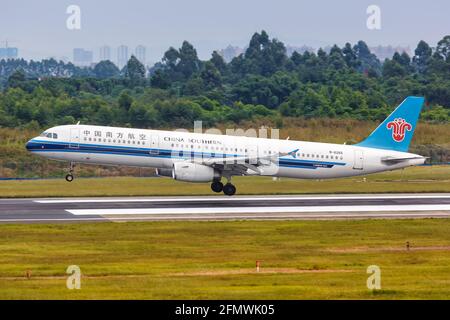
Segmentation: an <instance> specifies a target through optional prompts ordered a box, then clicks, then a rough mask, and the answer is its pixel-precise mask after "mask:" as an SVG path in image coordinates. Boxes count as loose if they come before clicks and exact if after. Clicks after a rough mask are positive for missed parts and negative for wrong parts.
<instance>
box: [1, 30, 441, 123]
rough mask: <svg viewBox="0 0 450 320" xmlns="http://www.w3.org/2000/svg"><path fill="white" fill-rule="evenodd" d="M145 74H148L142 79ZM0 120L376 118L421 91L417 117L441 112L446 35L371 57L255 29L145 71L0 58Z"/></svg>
mask: <svg viewBox="0 0 450 320" xmlns="http://www.w3.org/2000/svg"><path fill="white" fill-rule="evenodd" d="M147 74H149V76H147ZM0 86H1V87H2V91H1V92H0V126H4V127H26V126H28V127H46V126H51V125H56V124H65V123H74V122H76V121H79V120H81V121H82V122H84V123H97V124H103V125H124V126H136V127H173V126H177V127H179V126H188V127H191V126H192V122H193V121H194V120H203V121H205V122H206V123H207V124H208V125H214V124H216V123H223V122H227V121H228V122H235V123H238V122H240V121H244V120H251V119H255V118H258V117H264V118H269V119H270V120H272V121H277V122H278V121H279V118H280V116H290V117H308V118H309V117H339V118H357V119H372V120H379V119H382V118H383V117H385V116H386V115H387V114H388V113H389V112H390V111H391V109H392V107H393V106H394V105H396V104H397V103H399V102H400V101H401V100H402V99H404V98H405V97H406V96H408V95H424V96H425V97H426V99H427V102H428V104H427V107H426V108H425V109H426V111H425V113H424V115H423V117H424V118H425V119H427V120H431V121H449V119H450V115H449V112H450V36H445V37H444V38H443V39H442V40H440V41H439V42H438V43H437V46H436V49H434V50H433V49H432V48H431V47H430V46H429V45H428V44H427V43H426V42H424V41H420V42H419V44H418V46H417V48H416V49H415V51H414V55H413V56H412V57H410V56H408V54H406V53H395V54H394V56H393V57H392V58H391V59H387V60H386V61H384V62H382V63H381V62H380V61H379V60H378V59H377V58H376V57H375V55H373V54H372V53H371V52H370V50H369V48H368V46H367V45H366V43H364V42H363V41H359V42H358V43H356V44H355V45H351V44H350V43H346V44H345V46H344V47H343V48H340V47H338V46H336V45H335V46H333V47H332V48H331V49H330V50H329V52H326V51H324V50H322V49H320V50H318V51H317V52H305V53H303V54H300V53H298V52H294V53H293V54H292V56H290V57H288V56H287V54H286V49H285V46H284V44H283V43H282V42H280V41H278V40H276V39H270V38H269V36H268V34H267V33H266V32H265V31H262V32H261V33H255V34H254V35H253V36H252V38H251V40H250V43H249V46H248V48H247V49H246V51H245V52H244V53H243V54H241V55H240V56H238V57H236V58H234V59H233V60H232V61H231V62H230V63H225V61H224V59H223V58H222V57H221V56H220V55H219V54H218V53H217V52H216V51H214V52H213V53H212V56H211V59H209V60H207V61H201V60H200V59H199V58H198V56H197V52H196V50H195V48H194V47H193V46H192V44H190V43H189V42H187V41H184V42H183V43H182V45H181V47H180V48H179V49H175V48H169V49H168V50H167V51H166V52H165V53H164V56H163V58H162V60H161V62H160V63H157V64H156V65H155V66H153V67H152V68H151V69H150V70H146V69H145V67H144V66H143V65H142V64H141V63H140V62H139V61H138V60H137V59H136V58H135V57H134V56H132V57H131V59H130V60H129V62H128V63H127V65H126V66H125V68H124V69H123V70H121V71H120V70H119V69H118V68H117V67H116V66H115V65H114V64H113V63H111V62H110V61H102V62H100V63H98V64H97V65H96V66H95V67H93V68H78V67H75V66H74V65H72V64H70V63H69V64H65V63H62V62H57V61H55V60H53V59H50V60H43V61H40V62H35V61H30V62H27V61H24V60H8V61H5V60H2V61H0Z"/></svg>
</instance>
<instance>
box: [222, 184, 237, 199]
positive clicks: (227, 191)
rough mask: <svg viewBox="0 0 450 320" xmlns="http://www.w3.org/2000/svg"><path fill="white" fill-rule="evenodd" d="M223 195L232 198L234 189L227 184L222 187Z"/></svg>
mask: <svg viewBox="0 0 450 320" xmlns="http://www.w3.org/2000/svg"><path fill="white" fill-rule="evenodd" d="M223 193H225V194H226V195H227V196H232V195H234V194H235V193H236V187H235V186H234V185H232V184H231V183H227V184H226V185H224V186H223Z"/></svg>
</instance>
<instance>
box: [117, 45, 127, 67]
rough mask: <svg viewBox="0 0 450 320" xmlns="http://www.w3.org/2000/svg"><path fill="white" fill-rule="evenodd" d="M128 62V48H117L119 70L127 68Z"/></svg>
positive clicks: (122, 46)
mask: <svg viewBox="0 0 450 320" xmlns="http://www.w3.org/2000/svg"><path fill="white" fill-rule="evenodd" d="M127 62H128V47H127V46H124V45H121V46H119V47H118V48H117V66H118V67H119V69H122V68H123V67H125V65H126V64H127Z"/></svg>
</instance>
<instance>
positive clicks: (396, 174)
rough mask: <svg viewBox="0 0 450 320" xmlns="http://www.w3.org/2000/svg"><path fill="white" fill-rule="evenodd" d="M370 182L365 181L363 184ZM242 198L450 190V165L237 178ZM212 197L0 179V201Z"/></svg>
mask: <svg viewBox="0 0 450 320" xmlns="http://www.w3.org/2000/svg"><path fill="white" fill-rule="evenodd" d="M364 178H365V181H364V180H363V179H364ZM233 183H234V184H235V185H236V187H237V189H238V194H302V193H378V192H450V166H422V167H412V168H408V169H405V170H398V171H391V172H385V173H380V174H374V175H368V176H366V177H352V178H345V179H333V180H321V181H318V180H298V179H283V178H282V179H281V180H279V181H273V180H272V179H271V178H268V177H234V178H233ZM152 195H213V193H212V192H211V190H210V187H209V184H208V183H201V184H195V183H185V182H178V181H174V180H172V179H169V178H133V177H120V178H98V179H94V178H88V179H75V181H74V182H72V183H68V182H66V181H65V180H64V178H63V177H61V179H51V180H31V181H0V197H60V196H79V197H81V196H152Z"/></svg>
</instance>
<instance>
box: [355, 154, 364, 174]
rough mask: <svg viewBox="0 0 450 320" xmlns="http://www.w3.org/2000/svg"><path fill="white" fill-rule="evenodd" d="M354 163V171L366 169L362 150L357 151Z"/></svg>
mask: <svg viewBox="0 0 450 320" xmlns="http://www.w3.org/2000/svg"><path fill="white" fill-rule="evenodd" d="M354 157H355V158H354V161H353V169H355V170H363V169H364V152H363V151H361V150H355V153H354Z"/></svg>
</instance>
